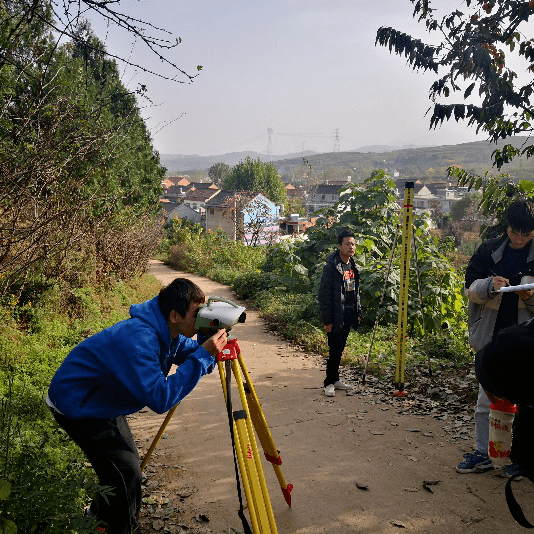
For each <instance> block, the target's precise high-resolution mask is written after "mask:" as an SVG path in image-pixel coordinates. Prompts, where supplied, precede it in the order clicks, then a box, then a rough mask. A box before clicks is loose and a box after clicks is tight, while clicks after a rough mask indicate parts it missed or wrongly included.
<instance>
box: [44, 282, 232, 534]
mask: <svg viewBox="0 0 534 534" xmlns="http://www.w3.org/2000/svg"><path fill="white" fill-rule="evenodd" d="M204 300H205V296H204V293H203V292H202V290H201V289H200V288H199V287H198V286H197V285H196V284H194V283H193V282H191V281H190V280H187V279H185V278H177V279H175V280H174V281H173V282H172V283H171V284H170V285H168V286H167V287H165V288H163V289H162V290H161V291H160V293H159V295H158V296H157V297H155V298H153V299H151V300H149V301H147V302H144V303H142V304H134V305H133V306H131V308H130V316H131V317H130V318H129V319H126V320H124V321H121V322H119V323H117V324H115V325H113V326H111V327H109V328H106V329H105V330H103V331H102V332H99V333H98V334H95V335H94V336H91V337H90V338H88V339H86V340H84V341H82V342H81V343H80V344H79V345H78V346H76V347H75V348H74V349H73V350H72V351H71V352H70V353H69V355H68V356H67V357H66V358H65V360H64V361H63V363H62V364H61V366H60V367H59V369H58V370H57V371H56V373H55V375H54V377H53V379H52V382H51V384H50V387H49V390H48V395H47V399H46V401H47V404H48V405H49V406H50V408H51V409H52V412H53V414H54V417H55V419H56V421H57V422H58V424H59V425H60V426H61V427H62V428H63V429H64V430H65V431H66V432H67V434H68V435H69V436H70V437H71V438H72V439H73V440H74V441H75V442H76V443H77V444H78V445H79V446H80V447H81V449H82V450H83V451H84V452H85V454H86V455H87V457H88V459H89V461H90V462H91V465H92V467H93V469H94V470H95V472H96V474H97V475H98V478H99V483H100V484H101V485H102V486H111V487H112V488H113V493H114V495H113V496H109V497H108V498H107V499H99V500H98V501H94V502H93V503H92V504H91V507H90V509H89V513H90V514H94V515H96V516H98V518H99V519H100V520H102V521H103V522H104V523H106V524H107V529H108V530H107V532H109V533H110V534H130V533H131V532H132V529H133V528H134V526H135V524H136V516H137V513H138V511H139V507H140V504H141V470H140V464H139V456H138V453H137V448H136V445H135V443H134V440H133V437H132V434H131V431H130V429H129V427H128V423H127V421H126V418H125V416H126V415H128V414H132V413H134V412H137V411H139V410H140V409H142V408H144V407H145V406H148V407H149V408H150V409H151V410H153V411H155V412H157V413H164V412H166V411H168V410H169V409H170V408H172V407H173V406H175V405H176V404H178V403H179V402H180V401H181V400H182V399H183V398H184V397H185V396H186V395H188V394H189V393H190V392H191V391H192V390H193V388H194V387H195V386H196V385H197V383H198V381H199V380H200V378H202V376H204V375H205V374H208V373H211V371H212V370H213V368H214V366H215V358H214V357H215V356H216V355H217V354H218V353H219V352H220V351H221V350H222V349H223V347H224V346H225V345H226V331H225V330H219V331H218V332H217V333H216V334H215V335H213V336H212V337H210V338H209V339H208V340H206V341H205V342H204V343H203V344H202V345H201V346H200V345H199V344H198V343H197V342H196V341H194V340H192V339H190V338H191V337H193V336H194V335H195V334H196V333H197V332H196V330H195V320H196V316H197V313H198V308H199V306H200V305H201V304H202V303H203V302H204ZM173 364H176V365H177V366H178V368H177V369H176V372H175V373H173V374H170V375H169V371H170V370H171V366H172V365H173Z"/></svg>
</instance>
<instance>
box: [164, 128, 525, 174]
mask: <svg viewBox="0 0 534 534" xmlns="http://www.w3.org/2000/svg"><path fill="white" fill-rule="evenodd" d="M527 140H528V138H527V137H514V138H511V139H507V140H506V141H501V142H499V143H498V145H495V144H493V143H489V142H487V141H477V142H473V143H462V144H458V145H441V146H427V147H413V148H406V147H402V148H399V147H388V146H379V145H378V146H377V145H375V146H369V147H362V148H360V149H358V150H355V151H350V152H328V153H324V154H317V153H316V152H311V151H307V152H303V153H298V154H286V155H285V156H272V157H271V156H268V155H266V154H260V153H258V152H232V153H229V154H223V155H217V156H182V155H170V154H161V155H160V159H161V164H162V165H163V166H164V167H166V168H167V171H168V173H169V174H179V173H183V174H187V172H188V171H206V173H207V170H208V169H209V168H210V167H211V166H212V165H214V164H215V163H226V164H228V165H230V166H234V165H237V164H238V163H239V162H240V161H243V160H244V159H246V158H247V157H250V158H252V159H260V160H261V161H265V162H268V161H271V160H272V163H273V165H274V166H275V167H276V170H277V171H278V172H279V174H280V175H281V176H282V178H284V179H291V180H293V181H295V179H298V177H299V176H302V175H303V174H304V173H306V175H307V176H310V175H315V176H316V177H317V178H319V180H321V179H322V178H323V179H335V178H341V177H344V178H345V177H347V176H350V177H351V179H352V180H353V181H358V180H363V179H365V178H367V177H368V176H369V175H370V173H371V172H372V171H373V170H376V169H384V170H387V172H390V173H395V172H397V173H399V176H400V177H401V178H407V179H408V178H415V179H432V178H436V177H444V176H445V175H446V169H447V167H450V166H451V165H459V166H461V167H462V168H464V169H466V170H468V171H471V172H475V173H477V174H484V173H485V172H487V171H491V172H492V173H493V174H498V173H497V171H496V169H493V168H492V166H491V154H492V152H493V151H494V150H495V149H496V148H502V146H503V145H505V144H508V143H510V144H513V145H514V146H518V147H520V146H522V145H523V144H524V143H525V142H527ZM501 172H502V173H508V174H510V175H511V176H513V177H515V178H517V179H533V178H534V159H530V160H527V159H526V158H517V159H516V160H514V162H513V163H512V164H510V165H507V166H505V167H503V169H502V170H501Z"/></svg>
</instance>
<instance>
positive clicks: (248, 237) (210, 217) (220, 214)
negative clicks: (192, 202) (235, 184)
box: [205, 190, 279, 244]
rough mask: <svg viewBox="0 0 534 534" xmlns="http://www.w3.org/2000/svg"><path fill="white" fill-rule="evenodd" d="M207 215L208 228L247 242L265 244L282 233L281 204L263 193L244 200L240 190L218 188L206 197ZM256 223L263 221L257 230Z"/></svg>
mask: <svg viewBox="0 0 534 534" xmlns="http://www.w3.org/2000/svg"><path fill="white" fill-rule="evenodd" d="M240 204H241V205H240ZM263 207H265V210H264V209H262V208H263ZM232 210H233V213H232ZM264 211H267V214H266V215H265V214H264V213H263V212H264ZM205 215H206V230H222V231H223V232H225V233H226V234H228V235H229V236H230V238H232V239H233V240H234V241H239V240H241V241H243V242H244V243H246V244H251V243H252V244H264V243H266V242H268V241H271V239H272V237H273V236H277V235H278V233H279V223H278V221H279V207H278V206H276V205H275V204H274V202H271V201H270V200H269V199H268V198H266V197H264V196H263V195H261V194H252V196H251V197H249V198H246V199H245V200H244V199H243V197H242V193H239V192H237V191H226V190H222V191H219V192H218V193H217V194H216V195H215V196H213V197H212V198H210V199H209V200H208V201H206V203H205ZM256 223H259V224H260V229H259V230H258V231H255V230H253V226H256ZM254 241H257V243H253V242H254Z"/></svg>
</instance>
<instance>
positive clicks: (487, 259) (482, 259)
mask: <svg viewBox="0 0 534 534" xmlns="http://www.w3.org/2000/svg"><path fill="white" fill-rule="evenodd" d="M490 254H491V248H490V247H488V246H486V244H485V243H483V244H482V245H480V247H478V249H477V250H476V252H475V253H474V254H473V256H472V258H471V260H470V261H469V264H468V266H467V268H466V271H465V295H466V296H467V298H468V299H469V300H471V301H473V302H475V303H477V304H484V303H485V302H487V301H488V300H490V299H494V298H496V297H497V296H499V293H493V292H494V291H498V290H499V289H500V288H501V287H503V286H506V285H508V283H509V281H508V280H507V279H506V278H504V277H503V276H498V275H497V274H496V273H495V272H494V271H493V270H492V269H493V268H494V265H493V262H492V261H491V256H490Z"/></svg>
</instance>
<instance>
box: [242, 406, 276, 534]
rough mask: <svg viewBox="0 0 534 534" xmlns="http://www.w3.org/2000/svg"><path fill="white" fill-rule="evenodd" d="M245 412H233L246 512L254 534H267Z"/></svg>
mask: <svg viewBox="0 0 534 534" xmlns="http://www.w3.org/2000/svg"><path fill="white" fill-rule="evenodd" d="M247 418H248V417H247V412H246V411H245V410H239V411H237V412H234V423H235V435H236V436H237V438H238V447H237V449H238V451H239V452H238V459H239V468H240V472H241V480H242V481H243V487H244V488H245V495H246V497H247V503H248V511H249V515H250V521H251V523H252V529H253V531H254V533H255V534H268V533H270V532H272V531H271V526H270V521H269V517H268V513H267V508H266V506H265V502H266V501H265V499H264V496H263V488H262V484H261V478H262V476H261V475H262V473H258V469H257V465H256V461H255V458H254V453H253V450H252V447H251V443H252V440H253V439H254V437H253V436H250V435H249V431H248V428H247Z"/></svg>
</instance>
